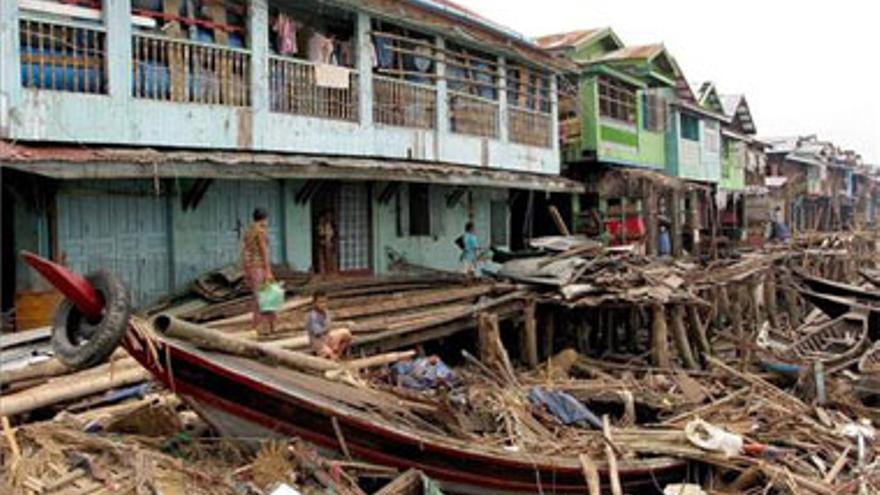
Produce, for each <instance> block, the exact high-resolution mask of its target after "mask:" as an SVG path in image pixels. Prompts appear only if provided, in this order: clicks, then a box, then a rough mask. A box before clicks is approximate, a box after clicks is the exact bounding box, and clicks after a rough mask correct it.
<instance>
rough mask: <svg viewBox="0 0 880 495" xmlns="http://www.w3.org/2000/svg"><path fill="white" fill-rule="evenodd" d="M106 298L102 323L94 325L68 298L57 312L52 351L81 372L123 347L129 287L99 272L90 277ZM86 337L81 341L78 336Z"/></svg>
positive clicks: (129, 304) (69, 365) (108, 273)
mask: <svg viewBox="0 0 880 495" xmlns="http://www.w3.org/2000/svg"><path fill="white" fill-rule="evenodd" d="M86 280H88V281H89V283H91V284H92V287H94V288H95V290H97V291H98V292H99V293H100V294H101V296H102V297H103V298H104V311H103V313H102V316H101V321H100V322H98V323H96V324H92V323H89V322H88V321H86V318H85V317H84V316H83V314H82V313H81V312H80V311H79V309H77V308H76V306H74V305H73V303H72V302H70V301H69V300H68V299H64V300H63V301H61V304H59V305H58V309H57V310H56V311H55V324H54V326H53V328H52V350H53V351H54V352H55V357H56V358H58V360H59V361H61V362H62V363H63V364H64V365H65V366H67V367H69V368H72V369H75V370H78V369H83V368H91V367H92V366H95V365H97V364H100V363H102V362H104V361H105V360H107V358H109V357H110V354H112V353H113V351H115V350H116V348H117V347H119V343H120V342H121V341H122V337H123V336H125V332H126V331H127V330H128V319H129V317H130V316H131V302H130V299H129V296H128V291H127V290H126V289H125V284H123V283H122V281H121V280H119V278H118V277H116V276H115V275H113V274H112V273H110V272H109V271H106V270H98V271H96V272H94V273H92V274H90V275H88V276H87V277H86ZM82 336H84V337H86V339H87V340H85V341H84V342H83V341H80V339H79V338H77V337H82Z"/></svg>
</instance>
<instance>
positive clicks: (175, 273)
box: [15, 180, 509, 304]
mask: <svg viewBox="0 0 880 495" xmlns="http://www.w3.org/2000/svg"><path fill="white" fill-rule="evenodd" d="M189 184H191V181H179V182H178V181H164V182H163V183H162V184H161V185H162V188H161V190H160V191H158V192H157V191H155V190H154V183H153V181H149V180H117V181H66V182H64V183H63V185H62V189H61V190H60V192H59V193H58V195H57V196H56V202H57V203H58V205H59V214H58V232H59V238H60V248H61V249H62V251H64V254H65V256H66V257H67V259H68V261H69V264H70V266H71V267H72V268H74V269H75V270H77V271H80V272H88V271H92V270H94V269H97V268H99V267H106V268H110V269H111V270H113V271H114V272H117V273H118V274H119V275H120V276H121V277H122V278H123V279H124V280H125V281H126V283H127V284H129V285H130V286H134V287H137V290H134V291H133V292H135V293H136V294H135V295H136V298H137V299H136V300H137V301H138V303H139V304H147V303H150V302H152V301H154V300H156V299H157V298H158V297H160V296H163V295H165V294H167V293H169V292H171V291H174V290H179V289H182V288H184V287H186V285H187V284H189V283H190V282H191V281H192V279H193V277H195V276H198V275H200V274H202V273H203V272H205V271H207V270H212V269H215V268H220V267H222V266H225V265H228V264H230V263H237V262H238V259H239V248H240V244H239V243H240V236H241V234H242V233H243V231H244V229H246V228H247V227H248V225H249V224H250V218H251V213H252V211H253V209H254V208H255V207H257V206H260V207H264V208H266V209H267V210H268V211H269V226H270V249H271V251H272V258H273V261H275V262H287V263H288V264H290V265H291V266H292V268H294V269H296V270H300V271H308V270H310V269H311V268H312V233H311V232H312V228H311V205H310V204H309V203H306V204H298V203H297V202H296V200H295V197H296V193H297V191H299V189H300V188H301V187H302V186H303V185H304V181H295V180H289V181H277V180H267V181H239V180H234V181H233V180H229V181H215V182H214V183H213V184H212V185H211V186H210V188H209V189H208V190H207V192H206V193H205V195H204V197H203V198H202V200H201V202H200V203H199V205H198V207H197V208H195V209H194V210H193V209H189V210H187V211H184V210H183V207H182V204H181V199H180V198H181V191H182V190H185V189H186V187H187V186H188V185H189ZM370 189H371V190H372V197H371V199H370V202H371V203H370V208H371V213H372V217H371V222H372V232H371V241H370V242H371V251H372V252H371V256H372V268H373V270H374V271H375V272H377V273H383V272H385V271H387V268H388V257H387V255H386V252H387V249H386V248H391V249H394V250H395V251H397V252H398V253H400V254H402V255H404V256H405V257H406V258H407V260H409V261H410V262H412V263H416V264H421V265H425V266H429V267H433V268H439V269H449V270H457V269H458V268H459V250H458V247H457V246H456V245H455V243H454V240H455V238H456V237H458V236H459V235H460V234H461V233H462V232H463V229H464V224H465V223H466V222H467V221H468V220H470V219H472V220H473V221H474V223H475V225H476V233H477V236H478V238H479V239H480V243H481V246H486V247H488V245H489V243H490V239H491V205H492V201H493V200H494V201H503V202H505V204H506V201H507V198H508V190H506V189H489V188H472V189H470V192H466V193H465V194H463V195H462V196H461V197H460V200H459V201H458V202H456V203H455V204H453V205H452V206H451V207H450V206H449V205H448V204H447V197H448V196H449V194H450V193H451V192H453V191H454V188H452V187H446V186H436V185H432V186H430V195H431V224H432V233H431V235H430V236H410V235H408V233H404V234H403V235H398V228H397V223H398V211H397V202H396V201H395V200H394V199H392V200H391V201H389V202H388V203H386V204H381V203H380V202H379V201H378V199H377V197H378V195H379V191H381V188H380V187H372V188H370ZM407 189H408V186H407V185H406V184H402V185H401V187H400V189H399V191H400V215H402V217H401V218H402V225H404V226H408V218H409V217H408V214H409V213H408V206H409V202H408V195H407ZM318 194H320V193H318ZM47 218H48V213H47V212H46V211H45V209H43V210H40V211H36V210H33V209H28V208H24V207H23V208H18V209H17V210H16V212H15V229H16V246H15V247H16V250H20V249H28V250H32V251H36V252H38V253H40V254H43V255H49V254H50V253H49V248H48V240H47V234H46V229H45V225H46V223H47ZM505 234H506V237H507V238H508V239H509V219H508V221H507V222H505ZM17 272H18V280H17V283H16V286H17V288H18V289H36V288H40V287H42V286H41V285H39V284H38V282H37V280H38V278H37V277H36V276H33V274H32V273H31V271H30V270H29V269H27V268H26V267H24V265H22V266H21V268H20V269H19V270H17ZM35 284H36V285H35Z"/></svg>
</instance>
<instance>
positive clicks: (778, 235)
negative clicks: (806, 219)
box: [770, 206, 791, 242]
mask: <svg viewBox="0 0 880 495" xmlns="http://www.w3.org/2000/svg"><path fill="white" fill-rule="evenodd" d="M790 237H791V231H790V230H789V229H788V225H786V224H785V219H784V215H783V214H782V207H780V206H777V207H776V209H775V210H774V212H773V219H772V222H771V224H770V240H771V241H780V242H786V241H788V239H789V238H790Z"/></svg>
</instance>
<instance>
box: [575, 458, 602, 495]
mask: <svg viewBox="0 0 880 495" xmlns="http://www.w3.org/2000/svg"><path fill="white" fill-rule="evenodd" d="M578 459H580V461H581V470H582V471H583V472H584V478H585V479H586V480H587V490H589V492H590V495H602V485H601V483H600V482H599V469H598V468H597V467H596V463H595V462H593V459H592V458H591V457H590V454H587V453H583V454H581V455H580V456H578Z"/></svg>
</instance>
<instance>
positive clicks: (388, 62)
mask: <svg viewBox="0 0 880 495" xmlns="http://www.w3.org/2000/svg"><path fill="white" fill-rule="evenodd" d="M373 43H374V44H375V50H376V59H377V61H378V63H379V67H381V68H383V69H389V68H391V66H393V65H394V50H392V49H391V40H389V39H388V38H383V37H381V36H375V37H374V38H373Z"/></svg>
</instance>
